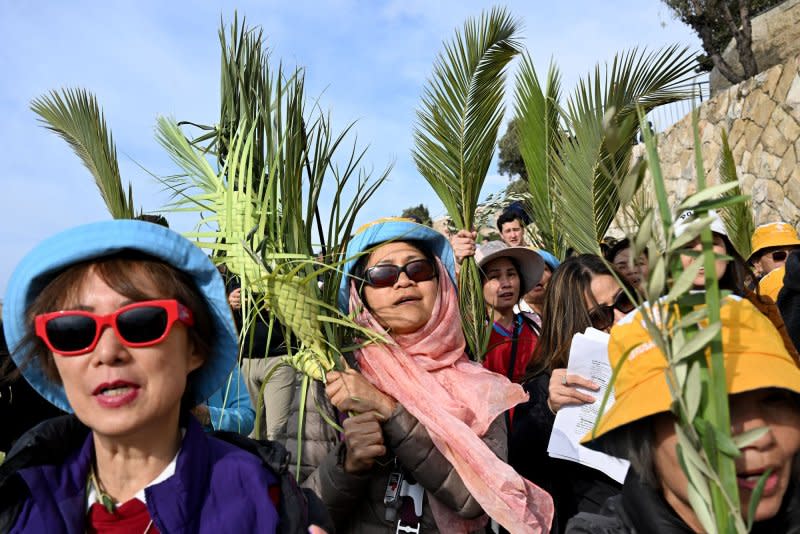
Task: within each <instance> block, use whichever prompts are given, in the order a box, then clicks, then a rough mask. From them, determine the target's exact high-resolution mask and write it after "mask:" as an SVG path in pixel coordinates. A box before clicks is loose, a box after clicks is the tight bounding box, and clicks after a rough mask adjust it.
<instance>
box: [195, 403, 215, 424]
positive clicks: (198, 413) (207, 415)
mask: <svg viewBox="0 0 800 534" xmlns="http://www.w3.org/2000/svg"><path fill="white" fill-rule="evenodd" d="M191 411H192V415H193V416H195V418H196V419H197V420H198V421H200V424H201V425H203V426H205V427H209V428H210V427H211V412H209V411H208V406H206V405H205V404H198V405H197V406H195V407H194V408H192V410H191Z"/></svg>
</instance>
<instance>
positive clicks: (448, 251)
mask: <svg viewBox="0 0 800 534" xmlns="http://www.w3.org/2000/svg"><path fill="white" fill-rule="evenodd" d="M387 241H422V242H424V243H426V244H427V245H428V246H429V247H430V250H431V252H433V254H434V255H435V256H436V257H438V258H439V259H440V260H441V261H442V264H444V266H445V268H446V269H447V274H448V275H450V280H452V281H453V284H455V283H456V262H455V258H454V257H453V249H452V247H450V242H449V241H448V240H447V238H446V237H445V236H444V235H442V234H440V233H439V232H437V231H436V230H434V229H433V228H430V227H429V226H425V225H422V224H417V223H415V222H414V221H412V220H410V219H404V218H384V219H378V220H377V221H375V222H372V223H369V224H365V225H364V226H362V227H361V228H359V229H358V231H357V232H356V235H354V236H353V238H352V239H351V240H350V242H349V243H348V244H347V253H346V256H345V257H346V258H347V261H345V264H344V268H343V273H344V274H343V276H342V281H341V283H340V284H339V299H338V300H339V309H340V310H341V311H342V312H344V313H348V311H349V309H348V308H349V307H350V273H351V272H352V271H353V267H355V265H356V263H357V262H358V260H359V259H360V258H361V257H362V256H363V254H364V252H366V251H368V250H369V249H370V248H373V247H375V246H376V245H380V244H381V243H385V242H387Z"/></svg>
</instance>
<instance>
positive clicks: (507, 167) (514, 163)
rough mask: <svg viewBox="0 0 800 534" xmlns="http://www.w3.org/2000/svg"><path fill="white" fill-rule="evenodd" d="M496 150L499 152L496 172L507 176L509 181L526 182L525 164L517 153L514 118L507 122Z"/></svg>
mask: <svg viewBox="0 0 800 534" xmlns="http://www.w3.org/2000/svg"><path fill="white" fill-rule="evenodd" d="M497 148H498V149H499V151H500V153H499V154H498V163H497V172H499V173H500V174H505V175H507V176H508V178H509V179H510V180H514V179H516V178H522V179H523V180H527V179H528V171H526V170H525V162H524V161H522V154H520V153H519V127H518V126H517V119H516V118H514V119H511V120H510V121H508V127H507V128H506V133H504V134H503V137H501V138H500V141H499V142H498V143H497ZM512 183H513V182H512Z"/></svg>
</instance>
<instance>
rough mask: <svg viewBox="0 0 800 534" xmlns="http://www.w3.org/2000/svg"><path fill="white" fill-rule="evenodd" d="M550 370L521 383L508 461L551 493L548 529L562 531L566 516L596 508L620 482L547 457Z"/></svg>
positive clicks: (617, 489) (614, 492) (552, 418)
mask: <svg viewBox="0 0 800 534" xmlns="http://www.w3.org/2000/svg"><path fill="white" fill-rule="evenodd" d="M549 383H550V374H549V373H542V374H540V375H538V376H536V377H535V378H534V379H533V380H531V381H529V382H527V383H526V384H523V387H524V388H525V391H527V392H528V393H529V394H530V399H529V400H528V402H525V403H522V404H518V405H517V406H516V407H515V408H514V418H513V420H512V422H511V432H510V434H509V435H510V439H509V445H508V463H509V465H511V467H513V468H514V469H515V470H516V471H517V472H518V473H519V474H520V475H522V476H523V477H525V478H527V479H528V480H530V481H531V482H533V483H534V484H536V485H537V486H539V487H540V488H542V489H543V490H545V491H546V492H548V493H549V494H550V495H552V497H553V503H554V504H555V508H556V514H555V517H554V518H553V526H552V530H551V531H552V532H554V533H555V532H564V528H565V527H566V524H567V519H569V518H570V517H572V516H574V515H575V514H577V513H578V512H597V511H599V510H600V507H601V506H602V505H603V503H604V502H605V501H606V500H607V499H608V498H609V497H612V496H614V495H617V494H618V493H619V492H620V489H621V488H622V486H621V485H620V484H619V483H617V482H616V481H615V480H613V479H611V478H609V477H607V476H606V475H605V474H603V473H602V472H600V471H597V470H596V469H592V468H591V467H586V466H584V465H581V464H579V463H575V462H570V461H568V460H560V459H557V458H551V457H550V456H549V455H548V454H547V444H548V442H549V441H550V433H551V432H552V430H553V422H554V421H555V415H553V413H552V412H551V411H550V408H548V406H547V387H548V384H549Z"/></svg>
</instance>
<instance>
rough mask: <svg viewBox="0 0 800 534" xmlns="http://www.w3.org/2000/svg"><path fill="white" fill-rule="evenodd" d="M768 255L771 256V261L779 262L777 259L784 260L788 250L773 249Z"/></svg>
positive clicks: (787, 255)
mask: <svg viewBox="0 0 800 534" xmlns="http://www.w3.org/2000/svg"><path fill="white" fill-rule="evenodd" d="M770 256H772V261H774V262H779V261H786V258H787V257H789V251H788V250H773V251H772V252H770Z"/></svg>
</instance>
